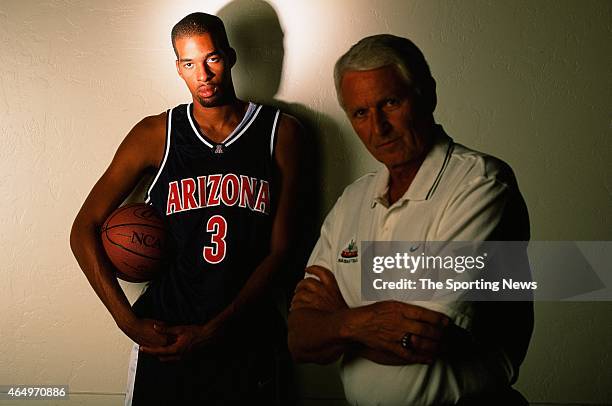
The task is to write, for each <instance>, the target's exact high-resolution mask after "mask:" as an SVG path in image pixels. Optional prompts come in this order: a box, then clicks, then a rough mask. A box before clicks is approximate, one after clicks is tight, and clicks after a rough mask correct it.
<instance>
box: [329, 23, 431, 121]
mask: <svg viewBox="0 0 612 406" xmlns="http://www.w3.org/2000/svg"><path fill="white" fill-rule="evenodd" d="M389 65H393V66H396V67H397V69H398V70H399V72H400V74H401V75H402V76H403V77H404V79H405V80H406V84H407V85H408V86H410V87H411V88H412V89H413V90H414V92H415V94H416V96H417V98H418V100H419V103H420V107H421V108H423V109H424V110H425V111H427V112H430V113H433V111H434V110H435V108H436V103H437V97H436V81H435V80H434V78H433V77H432V76H431V71H430V70H429V65H427V61H426V60H425V57H424V56H423V53H422V52H421V50H420V49H419V48H418V47H417V46H416V45H415V44H414V43H413V42H412V41H410V40H409V39H407V38H402V37H397V36H395V35H391V34H379V35H372V36H370V37H366V38H363V39H362V40H361V41H359V42H358V43H356V44H355V45H353V46H352V47H351V49H349V50H348V51H347V52H346V53H345V54H344V55H342V56H341V57H340V59H338V61H337V62H336V65H335V67H334V82H335V85H336V94H337V96H338V101H339V102H340V105H341V106H342V107H344V103H343V100H342V93H341V85H342V77H343V76H344V74H345V73H346V72H347V71H363V70H371V69H378V68H382V67H384V66H389Z"/></svg>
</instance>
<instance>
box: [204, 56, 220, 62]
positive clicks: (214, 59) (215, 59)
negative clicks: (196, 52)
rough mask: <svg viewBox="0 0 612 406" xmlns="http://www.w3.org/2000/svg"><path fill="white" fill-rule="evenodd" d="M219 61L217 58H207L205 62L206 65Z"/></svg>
mask: <svg viewBox="0 0 612 406" xmlns="http://www.w3.org/2000/svg"><path fill="white" fill-rule="evenodd" d="M220 60H221V58H219V57H218V56H211V57H210V58H208V59H207V60H206V62H208V63H217V62H219V61H220Z"/></svg>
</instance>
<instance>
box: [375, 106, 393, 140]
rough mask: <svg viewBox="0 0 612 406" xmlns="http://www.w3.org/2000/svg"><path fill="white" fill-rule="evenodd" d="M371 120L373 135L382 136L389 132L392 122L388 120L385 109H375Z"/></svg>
mask: <svg viewBox="0 0 612 406" xmlns="http://www.w3.org/2000/svg"><path fill="white" fill-rule="evenodd" d="M370 120H371V123H370V126H371V129H372V134H373V135H375V136H378V137H380V136H385V135H387V134H388V133H389V130H390V129H391V124H390V123H389V121H388V120H387V115H386V114H385V113H384V112H383V111H380V110H374V112H373V113H372V114H371V115H370Z"/></svg>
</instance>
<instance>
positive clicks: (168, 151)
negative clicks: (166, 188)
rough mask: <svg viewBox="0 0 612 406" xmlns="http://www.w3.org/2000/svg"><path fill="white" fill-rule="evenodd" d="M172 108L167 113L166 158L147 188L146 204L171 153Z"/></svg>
mask: <svg viewBox="0 0 612 406" xmlns="http://www.w3.org/2000/svg"><path fill="white" fill-rule="evenodd" d="M172 110H173V109H170V110H168V113H167V120H168V121H167V123H166V151H165V152H164V159H163V160H162V162H161V164H160V165H159V169H158V170H157V174H156V175H155V178H153V182H152V183H151V186H149V189H148V190H147V199H146V200H145V203H146V204H149V201H150V200H151V191H152V190H153V186H155V183H157V179H159V175H161V173H162V170H163V169H164V166H166V161H167V160H168V154H169V153H170V132H171V131H172Z"/></svg>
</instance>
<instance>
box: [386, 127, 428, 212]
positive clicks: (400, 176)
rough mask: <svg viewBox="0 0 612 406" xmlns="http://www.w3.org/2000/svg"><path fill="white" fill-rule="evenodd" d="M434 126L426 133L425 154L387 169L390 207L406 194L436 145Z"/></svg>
mask: <svg viewBox="0 0 612 406" xmlns="http://www.w3.org/2000/svg"><path fill="white" fill-rule="evenodd" d="M434 129H435V127H434V125H431V127H429V128H428V129H427V130H425V131H426V135H425V139H426V140H427V146H426V147H425V149H424V151H423V153H422V154H421V156H419V157H418V158H415V159H414V160H410V161H408V162H406V163H403V164H401V165H398V166H393V167H387V169H388V170H389V190H388V194H387V200H388V202H389V206H390V205H392V204H393V203H395V202H397V201H398V200H399V198H400V197H402V196H403V195H404V193H406V191H407V190H408V188H409V187H410V185H411V184H412V181H414V178H415V177H416V175H417V173H418V172H419V169H420V168H421V165H422V164H423V161H424V160H425V157H426V156H427V154H429V151H431V148H432V146H433V144H434V136H435V134H434V131H435V130H434Z"/></svg>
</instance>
